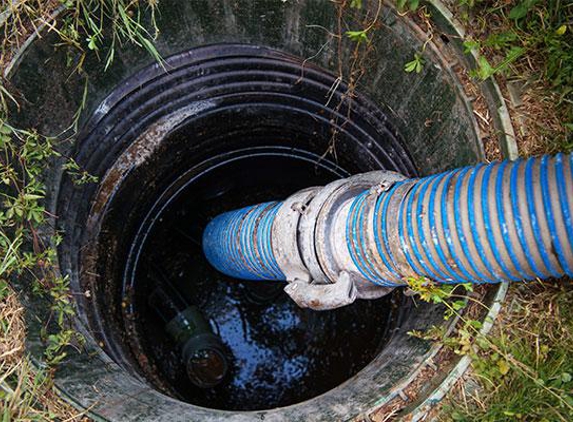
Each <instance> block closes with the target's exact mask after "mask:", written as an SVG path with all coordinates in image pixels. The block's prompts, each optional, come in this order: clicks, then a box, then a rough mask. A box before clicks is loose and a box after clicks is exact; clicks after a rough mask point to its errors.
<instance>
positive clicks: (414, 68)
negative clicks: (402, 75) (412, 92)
mask: <svg viewBox="0 0 573 422" xmlns="http://www.w3.org/2000/svg"><path fill="white" fill-rule="evenodd" d="M424 63H425V60H424V58H423V57H422V54H421V53H414V59H413V60H412V61H409V62H408V63H406V64H405V65H404V71H406V72H408V73H412V72H416V73H420V72H421V71H422V69H423V68H424Z"/></svg>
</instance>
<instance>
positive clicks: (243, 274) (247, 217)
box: [203, 202, 285, 280]
mask: <svg viewBox="0 0 573 422" xmlns="http://www.w3.org/2000/svg"><path fill="white" fill-rule="evenodd" d="M280 206H281V203H280V202H267V203H264V204H258V205H254V206H250V207H246V208H242V209H240V210H236V211H231V212H227V213H224V214H221V215H219V216H217V217H216V218H215V219H213V220H212V221H211V222H210V223H209V224H208V225H207V228H206V229H205V231H204V233H203V249H204V251H205V255H206V257H207V259H208V260H209V262H210V263H211V265H213V266H214V267H215V268H217V269H218V270H219V271H221V272H223V273H225V274H227V275H229V276H231V277H237V278H242V279H245V280H284V279H285V277H284V275H283V273H282V272H281V270H280V268H279V266H278V264H277V261H276V259H275V255H274V252H273V248H272V243H271V229H272V225H273V222H274V220H275V217H276V214H277V211H278V209H279V207H280Z"/></svg>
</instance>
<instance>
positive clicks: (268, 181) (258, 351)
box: [63, 45, 416, 410]
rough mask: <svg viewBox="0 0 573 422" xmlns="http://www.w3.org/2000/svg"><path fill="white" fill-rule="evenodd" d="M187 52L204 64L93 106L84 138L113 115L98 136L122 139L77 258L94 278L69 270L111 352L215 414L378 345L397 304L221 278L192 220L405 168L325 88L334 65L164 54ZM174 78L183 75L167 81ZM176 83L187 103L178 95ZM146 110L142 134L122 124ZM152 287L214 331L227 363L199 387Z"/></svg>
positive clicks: (312, 377)
mask: <svg viewBox="0 0 573 422" xmlns="http://www.w3.org/2000/svg"><path fill="white" fill-rule="evenodd" d="M201 54H203V55H206V56H208V57H209V60H202V63H201V70H202V73H201V74H200V76H198V75H197V68H196V67H194V66H189V65H187V64H186V63H185V62H183V64H180V65H179V66H180V67H179V68H177V69H175V70H173V71H172V72H171V73H170V74H164V75H162V77H161V78H157V79H155V80H153V82H152V83H150V86H149V87H147V86H145V87H144V88H143V89H141V90H135V91H130V90H129V89H125V87H126V86H127V87H129V86H130V83H129V82H128V83H126V84H124V85H122V87H120V88H118V92H116V93H115V94H114V95H115V96H116V97H121V96H123V98H122V102H121V103H120V104H119V105H116V106H114V107H107V108H109V112H108V113H107V114H106V115H105V116H101V117H100V116H97V115H96V118H95V119H96V122H95V123H94V124H93V126H92V130H91V132H90V133H88V134H87V135H86V137H85V138H84V140H83V144H84V145H89V144H90V143H91V142H93V143H94V144H95V143H97V142H99V141H100V139H101V137H102V134H101V132H100V130H101V128H104V130H109V125H110V122H115V125H116V126H115V127H114V128H113V129H112V130H111V132H108V133H106V135H105V137H106V138H107V139H109V138H113V137H114V136H116V133H117V134H122V135H123V136H124V137H127V138H128V139H130V140H131V143H130V145H129V147H128V148H127V150H126V152H124V153H123V154H122V155H120V156H119V157H118V158H116V159H115V161H112V160H111V159H110V161H111V162H110V163H109V165H110V170H108V172H107V173H106V177H105V178H104V179H103V180H102V181H101V186H102V188H100V190H99V192H98V197H97V198H96V200H95V206H93V207H92V209H91V210H90V213H91V217H90V221H91V222H97V224H94V225H93V226H91V227H90V228H93V229H95V230H94V231H93V233H94V235H95V236H94V238H93V242H92V243H91V244H90V248H89V249H87V250H84V251H82V257H83V259H84V262H85V265H84V268H89V266H90V265H93V268H94V269H95V271H93V273H95V274H98V277H97V278H95V279H92V280H90V274H91V271H85V276H84V278H83V280H82V281H83V282H84V283H89V286H90V287H89V288H90V289H91V290H92V291H94V299H93V301H91V303H90V306H89V307H88V314H89V316H90V318H91V319H92V326H96V327H98V329H96V330H94V331H95V333H96V336H98V337H99V338H100V341H101V343H102V344H104V347H105V349H106V351H108V353H110V355H111V356H113V357H114V358H115V360H116V361H117V362H118V363H120V364H123V365H124V366H125V367H126V368H128V369H129V370H130V371H132V372H133V373H134V374H137V375H139V376H142V377H143V378H144V379H146V380H147V381H148V382H149V383H151V384H152V385H153V386H154V387H155V388H157V389H158V390H160V391H162V392H163V393H166V394H169V395H171V396H172V397H175V398H178V399H180V400H183V401H186V402H188V403H191V404H195V405H199V406H205V407H209V408H214V409H223V410H261V409H271V408H276V407H282V406H288V405H292V404H295V403H299V402H303V401H305V400H308V399H311V398H313V397H316V396H318V395H321V394H322V393H324V392H326V391H329V390H331V389H333V388H335V387H336V386H338V385H340V384H342V383H343V382H345V381H346V380H348V379H349V378H352V377H353V376H354V375H356V374H357V373H358V372H359V371H360V370H362V369H363V368H364V367H365V366H367V365H368V364H369V363H370V362H371V361H372V360H373V359H374V358H376V357H377V356H378V355H379V354H380V352H381V351H382V350H383V348H384V345H385V342H386V341H387V340H388V338H389V337H390V335H391V334H392V333H393V331H394V329H395V328H396V326H395V320H396V318H397V313H398V311H397V308H400V311H399V312H400V313H404V312H406V308H407V307H406V308H405V307H403V306H402V307H400V306H398V304H397V302H400V301H401V296H400V295H399V294H396V295H392V296H390V297H388V298H384V299H380V300H376V301H361V302H359V303H356V304H355V305H352V306H349V307H347V308H344V309H340V310H336V311H331V312H321V313H317V312H314V311H311V310H307V309H300V308H299V307H298V306H297V305H296V304H295V303H294V302H292V301H291V300H290V299H289V298H288V296H287V295H286V293H285V292H283V291H282V287H284V285H283V284H282V283H265V282H259V283H256V282H245V281H241V280H235V279H231V278H229V277H227V276H224V275H222V274H220V273H219V272H218V271H216V270H215V269H214V268H212V267H211V266H210V264H209V263H208V262H207V260H206V258H205V257H204V255H203V253H202V249H201V243H200V242H201V236H202V232H203V229H204V228H205V226H206V225H207V223H208V222H209V220H210V219H211V218H213V217H214V216H216V215H218V214H219V213H221V212H224V211H228V210H232V209H236V208H237V207H241V206H244V205H247V204H250V203H253V202H258V201H262V200H269V199H279V198H282V197H285V196H288V195H289V194H291V193H293V192H295V191H297V190H299V189H302V188H305V187H308V186H312V185H323V184H325V183H328V182H330V181H332V180H335V179H337V178H341V177H346V176H348V175H349V174H354V173H360V172H365V171H370V170H375V169H380V168H386V169H390V170H395V171H399V172H401V173H404V174H407V175H414V174H415V173H416V171H415V166H414V164H413V162H412V160H411V158H410V156H409V154H408V153H407V152H406V149H405V147H404V142H403V141H402V139H401V136H400V135H399V134H398V132H397V131H396V129H395V128H394V127H393V125H392V124H391V123H390V121H389V120H390V119H389V118H388V116H387V115H386V113H385V112H383V111H382V110H381V109H379V108H378V107H376V106H375V105H374V104H373V103H372V102H371V101H369V100H368V99H367V98H366V97H364V96H362V95H357V96H356V98H354V99H353V100H352V101H346V100H345V99H344V97H343V95H344V93H345V91H346V88H345V87H343V86H341V87H340V89H339V90H336V91H333V92H332V91H331V90H332V87H333V86H334V84H335V82H336V78H335V77H334V76H333V75H331V74H329V73H327V72H325V71H323V70H321V69H319V68H316V67H314V66H307V69H306V70H305V77H304V78H301V77H300V61H299V60H298V59H295V58H293V57H290V56H287V55H284V54H282V53H278V52H274V51H272V50H266V49H262V48H260V47H256V48H255V47H252V46H241V45H235V46H230V45H224V46H212V47H209V48H205V49H203V51H200V52H199V53H195V54H194V55H182V56H180V57H175V58H173V59H172V63H176V64H178V61H180V60H181V58H182V57H183V58H184V59H186V60H187V57H193V58H194V60H197V59H196V58H195V57H197V56H199V57H200V56H201ZM142 73H145V71H144V72H142ZM185 77H190V78H192V79H191V80H192V81H193V83H181V82H180V81H181V79H183V78H185ZM138 78H141V76H140V75H135V76H134V77H133V85H136V84H137V82H138V81H139V79H138ZM197 79H199V80H197ZM190 87H194V88H195V89H196V91H192V89H190ZM122 89H123V90H124V91H122ZM209 91H211V96H210V97H209V98H208V99H203V98H204V96H205V93H208V92H209ZM156 92H161V93H162V94H161V95H160V96H157V95H154V94H155V93H156ZM190 93H192V95H194V96H197V97H199V98H201V99H196V100H195V101H191V100H190V99H189V95H190ZM144 94H145V95H149V96H150V99H149V102H148V103H145V102H143V103H141V100H140V98H141V97H142V96H143V95H144ZM329 95H330V96H331V97H332V105H330V106H329V105H325V98H328V97H329ZM161 97H163V98H161ZM178 105H179V107H177V106H178ZM349 107H352V108H351V109H350V108H349ZM134 108H135V112H134V111H133V109H134ZM150 112H152V113H155V114H156V116H155V120H154V122H155V123H154V124H153V125H152V126H151V129H150V128H146V129H143V128H141V129H140V128H139V127H138V126H137V125H135V126H134V125H133V124H132V122H133V121H138V120H137V118H136V116H137V115H140V116H142V117H141V119H146V118H149V117H148V114H147V113H150ZM126 113H128V114H127V116H126ZM129 113H132V114H131V115H130V114H129ZM161 113H163V114H161ZM134 114H135V115H134ZM97 120H99V121H97ZM126 130H127V132H125V131H126ZM150 145H151V146H150ZM329 151H330V153H329ZM333 151H334V154H333V153H332V152H333ZM333 155H336V156H335V157H333ZM104 158H105V157H104ZM95 159H97V158H94V160H95ZM134 161H135V165H134ZM63 197H64V198H66V200H67V197H66V196H65V189H64V196H63ZM66 206H67V205H66ZM161 285H166V286H168V287H166V291H170V292H174V293H173V294H174V295H177V296H178V297H180V298H181V299H182V301H183V302H184V303H185V304H187V305H188V306H193V307H196V309H198V311H199V312H200V314H201V317H199V318H200V319H202V320H205V321H208V324H209V325H210V328H211V330H212V332H213V334H215V335H217V336H218V338H219V339H220V341H221V343H222V346H221V347H220V350H221V353H222V354H223V355H224V357H225V361H226V365H227V366H228V370H227V371H226V375H225V377H224V379H222V380H221V382H219V383H218V384H217V385H215V386H213V387H209V388H200V387H198V386H197V385H196V384H197V383H196V382H195V383H193V382H191V380H190V379H189V377H188V375H187V371H186V364H185V360H186V359H187V358H185V359H184V358H183V355H185V353H184V352H183V351H182V348H183V346H182V345H181V344H178V343H181V342H180V341H179V340H176V336H174V335H173V333H171V334H170V332H171V331H170V330H168V329H167V323H168V321H166V317H165V316H164V315H163V314H164V312H163V311H159V312H158V309H157V306H155V305H153V303H152V302H156V301H155V300H150V297H151V296H152V295H154V292H155V291H156V288H157V286H161ZM150 303H151V306H150ZM110 310H111V312H110ZM168 313H169V312H168ZM217 353H219V352H217ZM187 361H188V359H187Z"/></svg>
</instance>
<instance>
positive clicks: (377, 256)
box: [346, 154, 573, 286]
mask: <svg viewBox="0 0 573 422" xmlns="http://www.w3.org/2000/svg"><path fill="white" fill-rule="evenodd" d="M572 157H573V156H566V155H563V154H559V155H557V156H555V157H550V156H544V157H542V158H530V159H528V160H519V161H515V162H507V161H505V162H496V163H492V164H489V165H484V164H482V165H478V166H476V167H466V168H462V169H458V170H454V171H450V172H447V173H443V174H439V175H434V176H430V177H426V178H423V179H417V180H405V181H402V182H398V183H396V184H394V185H393V186H391V187H390V189H388V190H387V191H384V192H379V191H376V190H374V189H372V190H370V191H367V192H364V193H362V194H360V195H358V196H357V197H356V198H354V199H353V200H352V201H353V202H352V204H351V206H350V211H349V212H348V216H347V230H346V243H347V246H348V250H349V252H350V255H351V257H352V261H353V263H354V265H355V266H356V268H357V269H358V271H359V272H360V274H361V275H362V276H363V277H365V278H366V279H368V280H370V281H371V282H373V283H376V284H380V285H388V286H394V285H401V284H405V279H406V278H407V277H419V276H425V277H428V278H430V279H433V280H435V281H439V282H443V283H459V282H472V283H484V282H486V283H497V282H500V281H510V280H514V281H517V280H530V279H534V278H537V277H538V278H549V277H560V276H563V275H565V274H567V275H573V221H572V215H573V163H572V160H573V158H572Z"/></svg>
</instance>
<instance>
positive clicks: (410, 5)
mask: <svg viewBox="0 0 573 422" xmlns="http://www.w3.org/2000/svg"><path fill="white" fill-rule="evenodd" d="M396 6H398V10H402V11H405V10H410V11H412V12H413V11H415V10H416V9H418V7H419V6H420V0H398V1H396Z"/></svg>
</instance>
